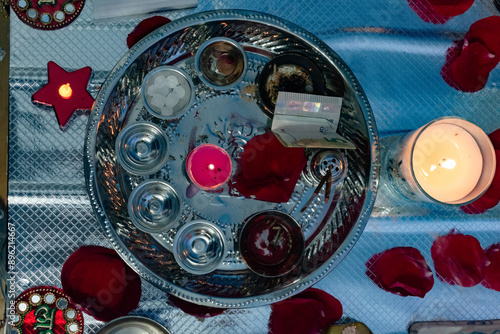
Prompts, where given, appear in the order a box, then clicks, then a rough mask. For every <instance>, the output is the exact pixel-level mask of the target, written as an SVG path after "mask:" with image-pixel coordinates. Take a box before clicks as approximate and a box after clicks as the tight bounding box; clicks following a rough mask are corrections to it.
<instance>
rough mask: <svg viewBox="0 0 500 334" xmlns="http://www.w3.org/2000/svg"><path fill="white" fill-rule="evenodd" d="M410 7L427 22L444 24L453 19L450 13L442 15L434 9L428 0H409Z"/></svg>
mask: <svg viewBox="0 0 500 334" xmlns="http://www.w3.org/2000/svg"><path fill="white" fill-rule="evenodd" d="M408 4H409V5H410V8H411V9H413V11H414V12H415V13H416V14H417V15H418V16H419V17H420V18H421V19H422V20H424V21H425V22H429V23H434V24H443V23H446V21H448V20H449V19H451V17H450V16H448V15H441V14H438V13H436V12H435V11H434V9H433V7H432V6H431V4H430V3H429V1H428V0H408Z"/></svg>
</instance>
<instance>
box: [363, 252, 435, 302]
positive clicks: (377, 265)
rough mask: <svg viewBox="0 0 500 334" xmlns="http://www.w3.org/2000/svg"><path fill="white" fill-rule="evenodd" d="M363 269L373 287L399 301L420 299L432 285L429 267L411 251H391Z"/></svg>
mask: <svg viewBox="0 0 500 334" xmlns="http://www.w3.org/2000/svg"><path fill="white" fill-rule="evenodd" d="M366 268H367V271H366V275H367V276H368V277H369V278H370V279H371V280H372V281H373V282H374V283H375V284H377V286H379V287H380V288H382V289H384V290H385V291H388V292H391V293H394V294H396V295H399V296H402V297H406V296H416V297H420V298H423V297H424V296H425V295H426V294H427V292H429V291H430V290H431V289H432V286H433V285H434V277H433V275H432V271H431V269H430V268H429V265H428V264H427V262H426V261H425V259H424V257H423V256H422V254H420V252H419V251H418V249H415V248H413V247H395V248H391V249H388V250H386V251H384V252H382V253H379V254H375V255H374V256H373V257H372V258H371V259H370V260H368V262H367V263H366Z"/></svg>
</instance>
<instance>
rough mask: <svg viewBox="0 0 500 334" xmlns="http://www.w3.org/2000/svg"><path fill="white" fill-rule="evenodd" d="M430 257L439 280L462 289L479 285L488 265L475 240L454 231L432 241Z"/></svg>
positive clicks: (481, 249) (479, 245)
mask: <svg viewBox="0 0 500 334" xmlns="http://www.w3.org/2000/svg"><path fill="white" fill-rule="evenodd" d="M431 256H432V259H433V260H434V269H435V270H436V274H437V275H438V277H439V279H440V280H442V281H445V282H447V283H448V284H450V285H455V284H456V285H459V286H463V287H471V286H475V285H477V284H479V283H480V282H481V281H482V280H483V270H484V267H485V266H486V264H487V263H488V258H487V257H486V255H485V254H484V251H483V248H482V247H481V244H480V243H479V241H478V240H477V239H476V238H474V237H473V236H471V235H464V234H461V233H456V232H455V231H451V232H450V233H449V234H447V235H444V236H440V237H438V238H436V240H434V243H433V244H432V247H431Z"/></svg>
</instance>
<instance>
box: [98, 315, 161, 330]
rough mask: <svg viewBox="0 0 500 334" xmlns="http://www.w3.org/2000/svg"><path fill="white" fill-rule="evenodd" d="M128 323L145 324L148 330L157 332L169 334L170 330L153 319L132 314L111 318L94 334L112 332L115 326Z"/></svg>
mask: <svg viewBox="0 0 500 334" xmlns="http://www.w3.org/2000/svg"><path fill="white" fill-rule="evenodd" d="M130 323H132V324H133V323H135V324H137V323H140V324H141V325H144V326H147V327H148V328H149V329H150V330H152V331H153V332H154V333H157V334H170V331H168V330H167V329H166V328H165V327H164V326H163V325H161V324H160V323H158V322H156V321H154V320H153V319H150V318H146V317H141V316H133V315H129V316H124V317H120V318H117V319H114V320H111V321H110V322H108V323H106V324H105V325H104V326H103V327H101V328H100V329H99V330H98V331H97V333H96V334H114V333H115V332H114V331H113V330H114V329H115V327H117V326H118V327H119V326H120V325H122V324H128V325H129V326H130Z"/></svg>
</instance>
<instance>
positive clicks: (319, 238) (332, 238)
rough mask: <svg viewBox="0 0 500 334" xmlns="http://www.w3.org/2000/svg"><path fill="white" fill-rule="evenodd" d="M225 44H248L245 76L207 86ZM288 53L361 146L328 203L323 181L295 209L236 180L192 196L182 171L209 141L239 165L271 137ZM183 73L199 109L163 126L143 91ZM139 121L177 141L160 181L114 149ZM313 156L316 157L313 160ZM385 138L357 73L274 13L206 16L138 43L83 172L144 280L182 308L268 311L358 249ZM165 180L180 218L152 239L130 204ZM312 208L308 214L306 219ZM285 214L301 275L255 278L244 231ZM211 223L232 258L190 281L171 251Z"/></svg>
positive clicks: (117, 80) (115, 81)
mask: <svg viewBox="0 0 500 334" xmlns="http://www.w3.org/2000/svg"><path fill="white" fill-rule="evenodd" d="M220 36H224V37H227V38H230V39H232V40H234V41H236V42H237V43H238V44H239V45H241V46H242V48H243V50H244V52H245V56H246V59H247V64H246V65H247V66H246V67H247V69H246V71H245V73H244V75H243V77H242V78H241V81H239V82H238V83H237V84H236V85H235V86H233V87H231V88H229V89H225V90H224V89H214V88H211V87H209V86H207V85H205V84H204V83H203V82H202V81H201V79H200V78H199V76H198V74H197V71H196V66H195V56H194V55H195V54H196V52H197V50H198V49H199V48H200V46H201V45H202V44H203V43H205V42H206V41H208V40H210V39H212V38H216V37H220ZM284 53H293V54H301V55H303V56H305V57H307V58H308V59H312V60H314V62H315V64H316V65H317V66H318V68H321V72H322V75H323V80H324V83H325V88H326V90H325V92H326V94H327V95H331V96H341V97H343V105H342V112H341V116H340V121H339V127H338V132H339V133H340V134H341V135H342V136H344V137H345V138H347V139H349V140H350V141H352V142H353V143H354V144H355V145H356V149H354V150H346V151H345V152H344V158H345V159H346V162H347V165H348V170H347V172H346V175H345V177H344V178H342V180H341V181H340V182H339V183H338V184H337V185H335V187H334V189H332V194H331V196H329V198H330V199H329V201H328V203H326V204H325V203H324V200H323V198H324V193H323V192H320V193H319V195H318V196H315V198H314V200H313V201H312V202H309V199H310V198H311V196H313V192H314V189H315V188H316V186H317V183H315V181H314V180H313V181H312V182H311V181H310V179H311V178H307V177H305V176H304V175H302V176H301V177H300V179H299V181H298V183H297V185H296V187H295V189H294V192H293V194H292V196H291V198H290V200H289V201H288V202H287V203H279V204H277V203H268V202H263V201H257V200H253V199H245V198H243V197H242V196H240V195H239V194H238V192H237V191H236V190H235V187H233V186H232V184H231V180H230V182H228V184H226V185H224V186H223V187H221V188H219V189H217V191H203V190H199V189H194V188H193V186H192V185H190V182H189V180H188V178H187V175H186V172H185V168H184V164H185V159H186V156H187V154H188V152H190V150H191V149H192V148H193V147H195V146H196V145H199V144H201V143H212V144H216V145H218V146H220V147H222V148H224V149H225V150H226V151H227V152H229V154H230V156H231V158H232V159H233V162H234V163H233V166H237V165H238V162H239V159H240V158H241V155H242V152H243V151H244V149H245V144H246V143H247V142H248V141H249V140H250V139H251V138H252V137H254V136H256V135H260V134H263V133H265V132H266V130H267V129H268V128H269V123H270V119H269V117H272V115H270V114H269V113H268V112H266V109H265V108H266V107H265V106H264V105H263V103H262V100H261V99H260V97H259V92H258V87H257V85H258V82H259V75H260V74H261V71H262V69H263V68H264V66H265V64H267V63H268V62H269V61H270V60H271V59H273V58H274V57H275V56H277V55H281V54H284ZM165 65H167V66H174V67H176V68H179V69H181V70H182V71H184V73H186V74H187V75H188V76H189V77H190V78H191V79H192V81H193V84H194V91H195V93H196V97H195V100H194V102H193V105H192V107H191V108H190V109H189V110H187V111H186V113H185V114H184V115H183V116H182V117H181V118H179V119H175V120H165V119H161V118H156V117H154V116H153V115H151V114H150V113H149V112H148V111H147V110H146V109H145V107H144V105H143V100H142V98H141V87H142V84H143V81H144V78H145V77H146V76H147V74H148V73H150V72H151V71H153V70H154V69H155V68H157V67H161V66H165ZM139 121H149V122H152V123H155V124H157V125H158V126H160V127H161V128H162V129H163V130H164V131H165V133H166V135H167V137H168V138H169V145H168V146H169V154H168V155H169V158H168V161H167V164H166V168H162V169H161V171H158V172H157V173H155V174H154V175H133V174H130V173H128V172H127V171H126V170H125V169H123V168H119V166H118V165H117V160H116V151H115V142H116V139H117V136H118V134H119V133H120V131H122V129H123V128H124V127H125V126H127V125H130V124H133V123H136V122H139ZM314 152H315V151H312V152H309V151H307V153H308V154H314ZM378 165H379V153H378V136H377V130H376V126H375V120H374V117H373V114H372V111H371V109H370V106H369V104H368V100H367V98H366V96H365V94H364V93H363V90H362V89H361V87H360V84H359V82H358V81H357V80H356V78H355V77H354V75H353V74H352V72H351V71H350V70H349V68H348V67H347V65H346V64H345V63H344V62H343V61H342V60H341V59H340V58H339V56H338V55H337V54H336V53H335V52H334V51H333V50H331V49H330V48H329V47H328V46H327V45H326V44H325V43H323V42H322V41H321V40H319V39H318V38H317V37H315V36H314V35H312V34H310V33H309V32H307V31H305V30H304V29H302V28H300V27H298V26H296V25H294V24H292V23H290V22H287V21H284V20H282V19H279V18H277V17H273V16H270V15H266V14H262V13H256V12H248V11H214V12H205V13H199V14H195V15H191V16H187V17H184V18H182V19H179V20H176V21H173V22H171V23H169V24H168V25H166V26H164V27H162V28H160V29H158V30H156V31H155V32H153V33H152V34H150V35H148V36H147V37H145V38H144V39H143V40H141V41H140V42H139V43H137V44H136V45H135V46H134V47H133V48H132V49H131V50H130V51H129V52H127V53H126V54H125V55H124V56H123V58H122V59H121V60H120V61H119V62H118V64H117V65H116V66H115V68H114V69H113V70H112V72H111V73H110V75H109V76H108V78H107V80H106V82H105V83H104V84H103V86H102V89H101V90H100V92H99V95H98V96H97V98H96V102H95V105H94V108H93V110H92V114H91V117H90V120H89V125H88V130H87V137H86V158H85V172H86V180H87V185H88V192H89V194H90V198H91V202H92V206H93V207H94V210H95V213H96V215H97V218H98V219H99V221H100V222H101V224H102V226H103V228H104V231H105V234H106V235H107V237H108V238H109V239H110V240H111V243H112V244H113V245H114V247H115V248H116V250H117V252H118V253H119V254H120V255H121V256H122V258H123V259H124V260H125V261H126V262H127V263H128V264H129V265H130V267H132V268H133V269H134V270H135V271H137V272H138V273H139V274H140V275H141V276H142V277H143V278H144V279H146V280H147V281H149V282H151V283H152V284H154V285H156V286H157V287H159V288H161V289H163V290H165V291H167V292H169V293H170V294H173V295H175V296H177V297H180V298H182V299H185V300H188V301H191V302H194V303H197V304H201V305H206V306H212V307H222V308H242V307H254V306H259V305H265V304H270V303H273V302H276V301H278V300H281V299H284V298H287V297H289V296H291V295H293V294H295V293H298V292H300V291H302V290H304V289H306V288H307V287H309V286H311V285H313V284H315V283H316V282H318V281H319V280H320V279H321V278H323V277H325V275H327V274H328V273H329V272H331V271H332V270H333V269H334V268H335V267H336V266H337V265H338V264H339V263H340V262H341V260H342V259H343V258H344V256H346V254H347V253H348V252H349V251H350V250H351V249H352V247H353V245H354V243H355V242H356V241H357V239H358V238H359V236H360V234H361V232H362V231H363V228H364V226H365V224H366V222H367V220H368V218H369V216H370V212H371V209H372V206H373V203H374V200H375V193H376V189H377V179H378ZM150 178H159V179H163V180H164V181H165V182H167V183H168V184H170V185H171V186H172V187H173V188H174V189H175V191H176V192H177V193H178V194H179V196H180V197H181V200H182V203H183V204H182V207H181V214H180V217H179V219H177V220H176V222H174V223H173V224H172V226H171V228H170V229H169V230H168V231H165V232H163V233H161V234H148V233H145V232H143V231H141V230H140V229H138V228H137V227H135V225H134V224H133V223H132V222H131V219H130V217H129V214H128V212H127V205H126V204H127V201H128V198H129V197H130V194H131V192H132V191H133V190H134V189H135V188H136V187H137V186H138V185H139V184H140V183H141V182H143V181H144V180H146V179H150ZM305 203H310V204H308V206H307V208H306V209H305V210H301V209H302V208H303V207H304V205H305ZM264 210H278V211H281V212H284V213H286V214H288V215H290V216H291V217H293V218H294V219H295V220H296V221H298V223H299V224H300V226H301V228H302V232H303V234H304V239H305V249H304V252H303V256H302V258H301V260H300V261H299V263H298V264H297V265H296V267H295V269H294V270H293V271H291V272H290V273H288V274H285V275H283V276H280V277H264V276H261V275H258V274H256V273H254V272H252V271H251V270H250V269H249V268H248V267H247V265H246V264H245V262H244V261H243V259H242V257H241V255H240V254H239V251H238V249H239V244H238V243H239V240H238V238H239V237H238V231H239V230H240V228H241V225H242V222H243V221H244V220H245V218H246V217H249V216H251V215H252V214H255V213H257V212H260V211H264ZM195 220H204V221H209V222H210V223H211V224H214V225H216V226H218V228H220V230H221V231H222V232H223V234H224V238H225V243H226V254H225V257H224V260H223V261H222V263H220V265H219V266H218V267H217V268H216V270H215V271H213V272H211V273H207V274H203V275H196V274H192V273H188V272H186V271H185V270H183V269H182V268H181V267H180V266H179V264H178V263H177V261H176V260H175V258H174V252H173V242H174V238H175V235H176V233H177V231H179V230H180V229H181V228H182V226H184V225H186V224H189V223H190V222H192V221H195Z"/></svg>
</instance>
